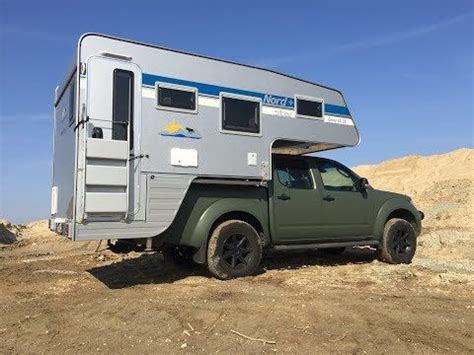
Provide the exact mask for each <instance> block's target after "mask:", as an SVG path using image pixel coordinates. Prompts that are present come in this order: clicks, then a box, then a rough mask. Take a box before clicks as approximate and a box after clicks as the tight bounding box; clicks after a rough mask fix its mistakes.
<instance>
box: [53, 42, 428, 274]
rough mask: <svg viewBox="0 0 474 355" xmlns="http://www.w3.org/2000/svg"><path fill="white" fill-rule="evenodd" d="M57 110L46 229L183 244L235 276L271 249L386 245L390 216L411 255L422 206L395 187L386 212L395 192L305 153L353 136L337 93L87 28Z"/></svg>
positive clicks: (349, 141)
mask: <svg viewBox="0 0 474 355" xmlns="http://www.w3.org/2000/svg"><path fill="white" fill-rule="evenodd" d="M54 106H55V111H54V112H55V113H54V153H53V155H54V156H53V182H52V194H51V219H50V228H51V229H52V230H54V231H56V232H58V233H60V234H62V235H64V236H66V237H68V238H70V239H73V240H101V239H107V240H127V241H130V240H132V241H136V242H137V243H144V244H145V245H146V246H147V248H149V249H151V248H163V247H172V248H174V249H176V250H179V251H180V255H183V253H182V251H183V250H186V251H187V252H188V253H189V255H190V256H191V257H192V258H193V259H194V261H196V262H198V263H204V264H205V263H207V265H208V267H209V269H210V270H211V272H212V273H213V274H214V275H215V276H217V277H220V278H231V277H237V276H243V275H248V274H250V273H252V272H254V271H255V268H256V267H257V266H258V263H259V261H260V257H261V250H262V249H263V248H266V247H274V248H278V247H280V248H299V247H311V248H316V247H318V248H319V247H321V248H324V247H325V248H333V249H334V248H336V247H337V248H343V247H345V246H350V245H361V244H367V245H374V246H377V245H381V244H383V243H382V240H383V235H384V232H383V229H384V227H385V225H386V222H387V221H388V219H387V218H388V217H392V218H395V217H396V218H397V219H401V220H403V221H406V223H407V224H408V226H409V227H407V226H405V227H406V229H409V228H411V229H412V230H410V231H409V232H410V233H409V234H410V235H412V237H410V238H408V239H407V240H408V242H407V243H405V244H407V245H405V247H404V248H405V249H404V250H406V253H405V254H404V255H408V258H405V259H403V260H408V259H409V260H411V257H412V256H413V255H412V253H414V249H415V246H416V245H415V244H414V240H415V239H414V238H415V237H416V235H417V234H418V233H419V230H420V228H421V224H420V220H421V214H420V213H419V212H418V211H417V210H416V209H415V208H414V206H413V205H412V204H411V202H410V200H409V199H408V198H406V197H404V196H402V195H395V194H391V195H390V199H392V200H393V199H395V201H398V203H395V202H394V201H392V202H394V203H392V205H393V206H391V207H386V210H384V211H383V213H382V215H381V216H380V221H379V220H378V218H379V216H378V214H380V211H381V209H382V207H383V206H384V203H385V202H387V201H386V200H387V199H388V197H387V196H388V195H387V196H386V198H381V197H380V196H382V195H381V194H376V193H375V190H373V189H372V188H370V186H369V185H368V182H367V181H366V180H365V179H363V178H360V177H358V176H357V175H356V174H354V173H353V172H351V171H350V169H347V168H345V167H343V166H342V165H340V164H339V163H336V162H332V161H329V160H323V159H317V158H312V157H307V156H306V155H307V154H309V153H315V152H318V151H324V150H328V149H335V148H341V147H348V146H355V145H357V144H358V143H359V140H360V137H359V132H358V130H357V127H356V124H355V121H354V119H353V117H352V115H351V113H350V111H349V108H348V107H347V104H346V101H345V99H344V97H343V95H342V93H341V92H340V91H339V90H336V89H333V88H330V87H327V86H324V85H319V84H316V83H312V82H309V81H306V80H302V79H298V78H295V77H292V76H289V75H285V74H282V73H278V72H275V71H272V70H268V69H262V68H257V67H253V66H249V65H243V64H238V63H234V62H230V61H226V60H221V59H215V58H210V57H206V56H202V55H196V54H192V53H186V52H183V51H178V50H172V49H167V48H163V47H159V46H154V45H150V44H145V43H139V42H135V41H131V40H125V39H119V38H115V37H111V36H107V35H102V34H92V33H88V34H84V35H83V36H82V37H81V38H80V39H79V42H78V45H77V51H76V54H75V58H74V61H73V65H72V67H71V69H70V71H69V73H68V74H67V76H66V78H65V80H64V82H63V83H62V84H61V85H60V86H58V87H57V88H56V95H55V104H54ZM331 181H332V182H331ZM326 182H327V183H328V184H329V185H327V184H326ZM348 182H349V185H348V186H345V185H344V183H348ZM331 184H333V185H331ZM341 184H342V185H344V186H340V185H341ZM331 188H333V189H332V190H331ZM325 190H327V191H325ZM344 193H345V194H344ZM385 194H388V193H385ZM326 195H327V196H329V195H334V196H330V198H332V200H331V201H327V200H328V199H329V198H326V197H327V196H326ZM371 195H373V196H371ZM384 196H385V195H384ZM325 198H326V200H325ZM382 200H383V201H382ZM326 205H327V206H326ZM394 213H395V214H394ZM338 215H339V217H338ZM403 216H405V217H404V218H402V217H403ZM329 220H330V221H331V222H329ZM377 221H378V222H377ZM326 222H327V223H326ZM377 223H378V224H377ZM216 233H217V234H216ZM219 233H220V234H219ZM229 233H230V234H229ZM216 235H217V237H216ZM219 235H227V237H219ZM410 243H411V244H410ZM408 244H409V245H408ZM226 253H227V254H226ZM224 255H225V257H224ZM229 255H230V256H229ZM410 255H411V256H410ZM183 257H184V255H183ZM386 259H387V258H386Z"/></svg>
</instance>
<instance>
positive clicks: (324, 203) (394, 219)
mask: <svg viewBox="0 0 474 355" xmlns="http://www.w3.org/2000/svg"><path fill="white" fill-rule="evenodd" d="M273 159H274V161H273V164H272V166H273V179H272V180H271V181H269V182H268V183H263V182H252V181H245V182H242V181H240V183H237V182H232V181H229V180H212V179H207V180H206V179H204V180H202V181H199V180H197V181H195V183H193V184H192V185H191V187H190V189H189V191H188V193H187V194H186V197H185V199H184V201H183V203H182V206H181V208H180V210H179V211H178V214H177V216H176V218H175V220H174V222H173V224H172V225H171V227H170V228H169V229H168V230H167V231H166V232H164V234H162V235H160V239H161V241H162V243H163V244H164V247H165V248H164V250H167V253H168V255H170V254H174V256H175V257H176V256H178V257H181V258H186V257H188V258H192V259H193V261H194V262H196V263H199V264H205V265H207V268H208V269H209V271H210V272H211V274H213V275H214V276H215V277H217V278H219V279H231V278H236V277H241V276H247V275H251V274H253V273H255V272H256V270H257V269H258V266H259V263H260V261H261V258H262V251H263V249H267V248H273V249H284V250H290V249H320V248H325V249H328V251H330V252H332V253H341V252H343V251H344V249H345V248H346V247H352V246H362V245H369V246H372V247H374V248H376V250H377V254H378V257H379V259H380V260H382V261H384V262H387V263H410V262H411V260H412V258H413V256H414V254H415V250H416V238H417V236H418V235H419V234H420V232H421V220H422V219H423V213H422V212H420V211H418V210H417V209H416V208H415V206H414V205H413V202H412V200H411V199H410V198H409V197H408V196H405V195H401V194H397V193H393V192H387V191H381V190H376V189H374V188H372V187H371V186H370V185H369V183H368V181H367V179H365V178H363V177H359V176H358V175H357V174H355V173H354V172H353V171H351V170H350V169H349V168H347V167H345V166H344V165H342V164H340V163H338V162H336V161H333V160H329V159H323V158H316V157H310V156H299V157H295V156H284V155H276V156H274V158H273Z"/></svg>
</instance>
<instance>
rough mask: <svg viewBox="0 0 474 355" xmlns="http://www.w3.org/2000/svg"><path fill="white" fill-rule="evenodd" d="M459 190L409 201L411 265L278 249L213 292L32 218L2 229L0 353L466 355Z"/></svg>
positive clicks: (466, 217) (469, 322) (472, 329)
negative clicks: (413, 213) (419, 220)
mask: <svg viewBox="0 0 474 355" xmlns="http://www.w3.org/2000/svg"><path fill="white" fill-rule="evenodd" d="M463 154H465V153H464V152H463ZM469 154H471V156H472V151H471V152H470V153H469ZM410 159H412V158H410ZM453 161H454V162H456V159H454V160H453ZM400 164H402V165H403V164H404V162H403V161H400ZM439 170H440V171H449V172H452V169H449V166H448V167H447V168H446V169H445V166H444V167H443V169H439ZM379 173H380V172H379ZM405 175H406V174H405ZM386 176H387V174H385V175H383V177H384V179H385V178H386ZM389 176H391V177H392V176H393V175H389ZM369 179H372V178H371V177H370V176H369ZM458 180H459V179H458ZM458 180H456V179H454V180H453V179H451V180H449V181H448V180H446V181H444V182H442V186H443V187H446V189H444V192H446V191H451V193H450V195H449V196H448V195H446V196H444V195H443V196H441V197H439V198H438V197H436V198H433V194H429V193H426V191H428V190H426V191H419V193H418V194H417V195H416V196H421V197H423V196H428V197H429V199H428V198H427V199H425V200H421V201H416V202H417V204H418V203H419V204H421V205H422V206H423V208H424V209H425V211H428V216H427V220H426V221H425V226H427V227H426V228H425V232H424V234H423V235H422V236H421V237H420V238H419V243H418V251H417V255H416V257H415V259H414V262H413V263H412V264H410V265H388V264H383V263H380V262H378V261H376V260H375V259H374V253H373V251H371V250H369V249H356V250H351V251H349V252H347V253H345V254H344V255H342V256H339V257H334V256H328V255H325V254H324V253H322V252H318V251H310V252H304V253H280V254H277V255H268V256H266V257H265V259H264V262H263V265H262V268H261V270H260V274H259V275H257V276H255V277H248V278H243V279H239V280H233V281H225V282H223V281H218V280H216V279H213V278H211V277H210V276H209V275H208V274H207V273H206V272H205V271H204V270H203V269H199V268H192V267H185V268H182V267H178V266H177V265H173V264H169V263H165V262H164V261H163V259H162V258H161V256H160V255H157V254H153V255H146V254H145V255H142V254H139V253H135V252H132V253H129V254H121V255H120V254H113V253H111V252H110V251H107V250H100V251H99V252H95V249H96V247H97V243H83V244H81V243H73V242H70V241H67V240H64V239H60V237H57V236H55V235H54V234H53V233H51V232H49V231H47V228H46V225H45V223H44V222H40V223H34V224H32V225H29V226H27V227H15V228H13V227H11V228H10V230H12V231H13V232H15V233H18V234H19V235H18V236H15V235H13V234H5V233H4V234H3V236H4V237H8V238H5V240H6V239H8V240H9V243H11V242H12V241H13V239H15V238H17V239H18V240H17V241H16V242H15V243H13V244H4V245H3V246H2V245H1V244H0V280H1V282H2V285H1V287H0V339H1V341H0V353H33V352H34V353H37V352H39V353H45V352H48V353H49V352H53V353H64V352H68V353H90V352H107V353H112V352H114V353H131V352H136V353H158V352H160V353H176V352H201V353H214V352H223V353H230V352H233V353H235V352H245V353H258V352H267V353H272V352H292V353H315V352H324V353H327V352H344V353H366V352H367V353H374V354H375V353H381V352H387V353H407V352H415V353H454V352H457V353H474V338H473V336H474V229H473V228H472V227H471V225H472V219H473V215H472V211H473V210H472V207H473V206H472V204H469V203H470V202H469V201H472V189H473V184H472V180H467V185H466V178H465V177H463V180H462V181H461V180H459V181H458ZM390 182H391V183H393V184H395V183H396V182H394V181H390ZM448 182H449V183H448ZM375 183H377V181H375ZM402 183H403V182H402ZM461 183H462V184H464V185H462V186H464V187H463V188H462V189H459V188H458V187H459V186H460V185H459V184H461ZM425 185H426V186H427V188H429V189H432V188H433V185H430V184H429V183H428V182H427V183H426V184H425ZM410 186H411V185H410ZM458 190H459V191H460V192H461V193H462V195H463V196H464V195H465V194H466V193H467V194H468V197H469V198H467V199H465V198H461V197H462V196H461V197H460V196H457V195H456V191H458ZM440 191H441V190H440ZM450 201H451V202H450ZM447 203H451V205H449V206H451V207H450V208H446V206H447V205H446V204H447ZM453 204H457V205H455V206H454V205H453ZM453 206H454V207H453ZM459 216H461V217H462V218H461V219H460V217H459ZM459 221H462V223H460V222H459ZM464 221H467V222H464ZM460 224H461V225H460ZM462 224H464V226H465V227H463V226H462ZM0 226H1V225H0ZM443 226H444V227H443ZM2 230H3V231H5V228H3V229H2ZM2 230H0V232H1V231H2ZM0 234H1V233H0ZM0 237H1V235H0ZM102 247H104V245H103V246H102ZM231 330H234V331H237V332H240V333H242V334H244V335H247V336H250V337H254V338H261V339H265V340H269V341H275V342H276V344H263V343H262V342H260V341H254V340H248V339H246V338H244V337H241V336H239V335H237V334H235V333H232V332H231Z"/></svg>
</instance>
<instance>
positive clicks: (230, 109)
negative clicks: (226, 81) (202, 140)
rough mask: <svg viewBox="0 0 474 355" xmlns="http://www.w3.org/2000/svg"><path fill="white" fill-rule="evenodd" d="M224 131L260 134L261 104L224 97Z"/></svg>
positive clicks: (222, 101)
mask: <svg viewBox="0 0 474 355" xmlns="http://www.w3.org/2000/svg"><path fill="white" fill-rule="evenodd" d="M221 103H222V129H223V130H226V131H233V132H245V133H250V134H259V133H260V102H259V101H255V100H245V99H238V98H234V97H227V96H222V99H221Z"/></svg>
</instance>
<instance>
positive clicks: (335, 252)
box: [321, 247, 346, 255]
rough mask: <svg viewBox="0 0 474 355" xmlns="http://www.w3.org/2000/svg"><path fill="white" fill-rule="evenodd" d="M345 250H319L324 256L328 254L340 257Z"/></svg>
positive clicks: (342, 248) (343, 248) (341, 248)
mask: <svg viewBox="0 0 474 355" xmlns="http://www.w3.org/2000/svg"><path fill="white" fill-rule="evenodd" d="M345 250H346V248H345V247H340V248H324V249H321V251H322V252H323V253H326V254H329V255H341V254H342V253H344V251H345Z"/></svg>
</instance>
